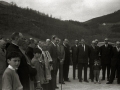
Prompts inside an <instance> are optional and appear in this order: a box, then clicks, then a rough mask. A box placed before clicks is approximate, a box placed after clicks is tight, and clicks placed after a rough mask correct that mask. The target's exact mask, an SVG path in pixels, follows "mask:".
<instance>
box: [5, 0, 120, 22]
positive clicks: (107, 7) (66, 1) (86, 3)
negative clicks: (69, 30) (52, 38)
mask: <svg viewBox="0 0 120 90" xmlns="http://www.w3.org/2000/svg"><path fill="white" fill-rule="evenodd" d="M3 1H7V2H11V1H13V2H15V3H16V4H17V5H18V6H20V7H29V8H32V9H34V10H38V11H40V12H43V13H46V14H49V15H52V16H53V17H56V18H61V19H62V20H76V21H80V22H84V21H87V20H89V19H92V18H95V17H99V16H102V15H106V14H109V13H113V12H115V11H117V10H119V9H120V0H3Z"/></svg>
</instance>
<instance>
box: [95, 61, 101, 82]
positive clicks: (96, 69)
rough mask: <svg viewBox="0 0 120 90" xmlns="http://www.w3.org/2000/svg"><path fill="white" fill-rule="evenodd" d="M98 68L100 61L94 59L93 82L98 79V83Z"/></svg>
mask: <svg viewBox="0 0 120 90" xmlns="http://www.w3.org/2000/svg"><path fill="white" fill-rule="evenodd" d="M100 70H101V66H100V62H99V60H95V62H94V65H93V72H94V83H95V84H96V80H98V83H99V84H100V83H101V82H100V79H99V75H100Z"/></svg>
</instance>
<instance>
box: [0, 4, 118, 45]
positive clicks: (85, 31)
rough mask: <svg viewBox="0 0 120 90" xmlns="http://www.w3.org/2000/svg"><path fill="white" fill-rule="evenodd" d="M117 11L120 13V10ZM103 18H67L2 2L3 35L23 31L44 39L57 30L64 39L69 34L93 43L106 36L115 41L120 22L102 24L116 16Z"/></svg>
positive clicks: (1, 33)
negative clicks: (117, 24) (86, 19)
mask: <svg viewBox="0 0 120 90" xmlns="http://www.w3.org/2000/svg"><path fill="white" fill-rule="evenodd" d="M115 14H118V15H119V13H117V12H116V13H115ZM112 16H113V15H112ZM103 17H104V16H103ZM106 17H107V15H106V16H105V18H106ZM105 18H104V19H105ZM117 18H118V17H117ZM104 19H102V20H104ZM100 20H101V19H98V18H95V19H93V20H89V21H88V22H85V23H81V22H78V21H73V20H68V21H63V20H60V19H57V18H54V17H52V15H48V14H45V13H41V12H40V11H36V10H32V9H30V8H22V7H18V6H17V5H16V4H14V3H12V4H10V5H9V4H8V5H4V4H0V35H2V36H4V37H8V36H9V35H10V34H11V33H12V32H15V31H19V32H22V33H23V34H24V35H25V36H26V37H34V38H38V39H40V40H45V39H46V38H50V36H51V35H53V34H55V35H57V36H58V37H60V38H61V39H63V38H68V39H69V40H70V41H73V40H75V39H81V38H85V39H86V41H87V42H89V43H90V42H91V40H93V39H95V38H97V39H99V40H100V41H102V40H103V39H104V38H105V37H109V38H111V37H112V39H111V40H113V41H114V39H113V37H114V35H112V34H115V33H116V32H119V30H117V29H115V28H116V27H117V28H119V26H113V24H112V25H102V23H103V22H104V23H108V22H109V23H111V22H112V20H114V19H112V20H111V21H108V22H105V21H100ZM107 20H108V19H107ZM114 21H115V22H118V21H120V20H119V19H118V21H116V20H114ZM112 23H113V22H112ZM118 36H119V35H118ZM117 38H118V37H117Z"/></svg>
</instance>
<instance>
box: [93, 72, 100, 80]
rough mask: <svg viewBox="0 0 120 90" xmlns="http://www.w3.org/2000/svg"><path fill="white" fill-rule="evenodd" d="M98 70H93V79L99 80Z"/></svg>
mask: <svg viewBox="0 0 120 90" xmlns="http://www.w3.org/2000/svg"><path fill="white" fill-rule="evenodd" d="M99 75H100V70H94V80H96V79H97V80H99Z"/></svg>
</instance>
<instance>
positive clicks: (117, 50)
mask: <svg viewBox="0 0 120 90" xmlns="http://www.w3.org/2000/svg"><path fill="white" fill-rule="evenodd" d="M116 71H117V72H118V79H117V83H118V84H120V42H119V41H117V42H116V47H113V49H112V60H111V75H110V79H109V82H107V84H112V83H113V80H114V78H115V72H116Z"/></svg>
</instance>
